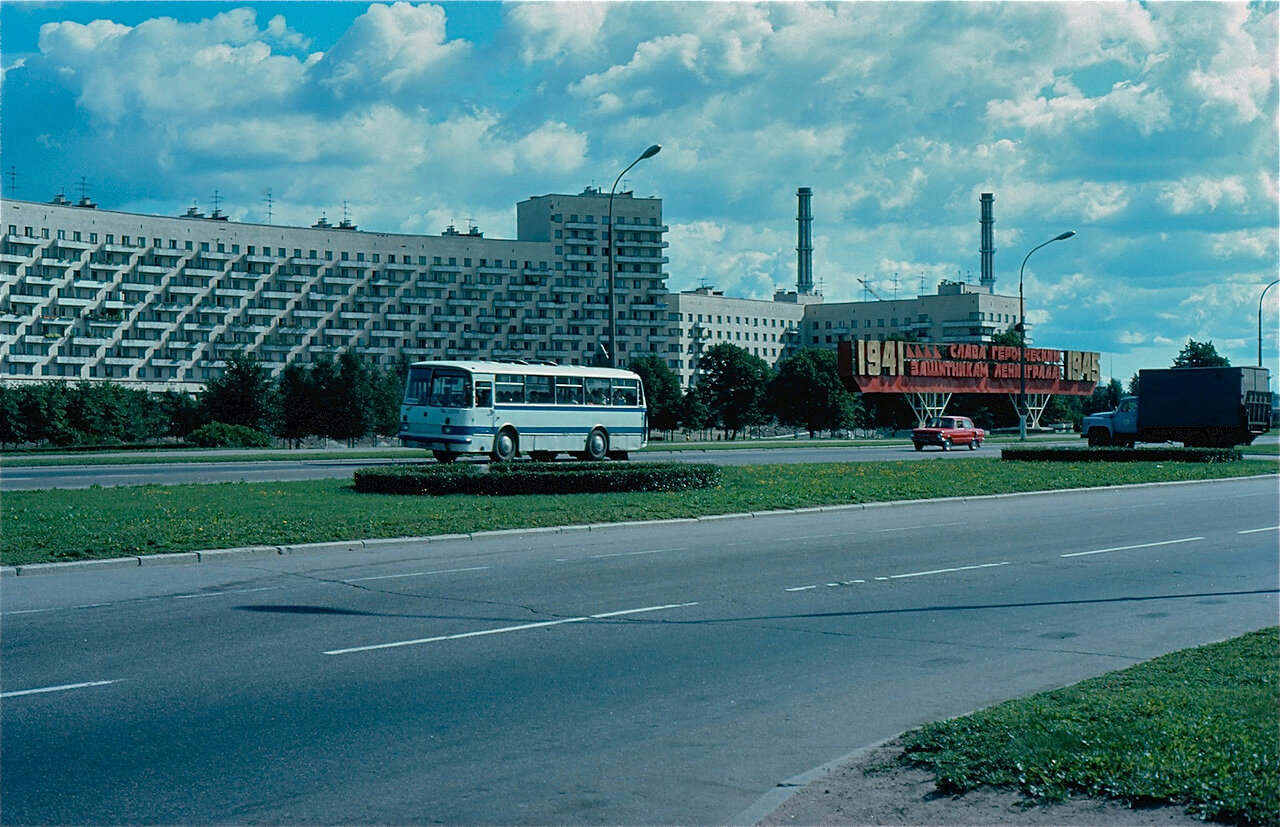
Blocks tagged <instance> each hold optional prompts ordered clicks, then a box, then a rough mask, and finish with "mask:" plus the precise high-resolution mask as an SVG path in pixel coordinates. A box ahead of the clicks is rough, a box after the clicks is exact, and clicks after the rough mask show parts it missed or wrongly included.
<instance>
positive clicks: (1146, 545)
mask: <svg viewBox="0 0 1280 827" xmlns="http://www.w3.org/2000/svg"><path fill="white" fill-rule="evenodd" d="M1203 539H1204V538H1203V537H1183V538H1182V539H1180V540H1161V541H1160V542H1158V543H1139V544H1138V545H1136V546H1116V547H1115V548H1099V549H1094V550H1093V551H1077V552H1073V553H1071V554H1060V555H1058V556H1059V557H1087V556H1088V555H1090V554H1107V553H1109V552H1112V551H1132V550H1133V549H1136V548H1155V547H1156V546H1176V545H1178V544H1179V543H1194V542H1196V541H1197V540H1203Z"/></svg>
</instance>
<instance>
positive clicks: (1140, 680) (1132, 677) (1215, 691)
mask: <svg viewBox="0 0 1280 827" xmlns="http://www.w3.org/2000/svg"><path fill="white" fill-rule="evenodd" d="M1278 650H1280V638H1278V636H1277V630H1276V628H1274V627H1273V628H1270V629H1264V630H1262V631H1259V632H1255V633H1253V634H1249V635H1245V636H1244V637H1240V638H1236V639H1234V640H1229V641H1226V642H1223V643H1217V644H1212V645H1209V646H1201V647H1197V648H1194V649H1187V650H1185V651H1182V652H1175V653H1173V654H1171V655H1166V656H1165V657H1162V658H1157V659H1156V660H1153V661H1149V662H1147V663H1143V664H1139V665H1137V666H1133V667H1130V668H1129V669H1124V670H1121V671H1119V672H1112V673H1110V674H1107V675H1102V676H1100V677H1097V678H1093V679H1091V680H1087V681H1084V682H1082V683H1079V684H1076V685H1074V686H1069V687H1066V688H1064V689H1059V690H1055V691H1053V692H1045V693H1042V694H1039V695H1033V696H1031V697H1029V698H1022V699H1020V700H1015V701H1009V702H1007V703H1003V704H999V705H997V706H994V707H991V708H990V709H985V710H982V711H981V712H977V713H975V714H973V715H969V716H966V717H964V718H957V719H954V720H950V721H942V722H939V723H934V724H929V725H928V726H925V727H923V728H921V729H919V730H916V731H915V732H913V733H911V734H910V735H909V736H908V737H907V747H906V757H907V760H910V761H914V762H917V763H921V764H925V765H927V766H929V767H931V768H932V769H933V771H934V773H935V776H936V778H937V783H938V785H939V788H940V789H941V790H943V791H944V792H964V791H966V790H970V789H973V788H975V787H978V786H981V785H996V786H1005V787H1017V788H1019V789H1021V790H1022V791H1023V792H1025V793H1027V794H1029V795H1031V796H1034V797H1038V798H1046V799H1061V798H1063V797H1066V796H1069V795H1072V794H1084V795H1101V796H1109V797H1113V798H1119V799H1123V800H1127V801H1129V802H1132V803H1135V804H1138V805H1142V804H1151V803H1170V804H1188V805H1190V809H1191V810H1192V811H1193V812H1195V813H1199V814H1201V815H1202V816H1203V817H1205V818H1209V819H1213V820H1214V821H1222V822H1226V823H1229V824H1270V825H1274V824H1280V794H1278V793H1277V791H1278V790H1280V711H1278V710H1280V690H1278V687H1277V667H1278V665H1280V651H1278Z"/></svg>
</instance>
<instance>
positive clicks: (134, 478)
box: [0, 440, 1078, 491]
mask: <svg viewBox="0 0 1280 827" xmlns="http://www.w3.org/2000/svg"><path fill="white" fill-rule="evenodd" d="M1077 442H1078V440H1077ZM1070 444H1075V443H1074V442H1073V443H1070ZM999 450H1000V449H999V446H998V445H991V444H988V445H984V446H983V447H982V448H979V449H978V450H976V451H970V450H967V449H960V450H953V451H949V452H946V453H944V452H942V451H937V450H926V451H922V452H917V451H915V450H914V449H912V447H911V446H910V445H891V446H884V447H874V446H873V447H863V446H858V447H832V446H822V445H819V446H815V447H812V448H809V447H802V448H772V449H770V448H738V449H715V448H710V449H707V450H697V451H671V452H665V451H656V452H648V453H638V454H633V455H632V457H633V458H634V459H637V460H645V461H656V462H713V463H716V464H718V465H763V464H770V463H793V462H876V461H880V460H887V459H944V458H945V459H959V458H962V457H978V456H998V455H999V454H998V452H999ZM424 457H426V453H425V452H422V451H414V452H411V456H410V457H409V458H406V459H403V460H368V459H364V460H334V459H323V460H271V461H254V462H216V463H208V462H206V463H199V462H181V461H175V462H172V463H156V464H148V465H75V466H45V467H32V468H21V467H20V468H4V469H0V491H29V490H35V489H45V488H88V487H90V486H93V485H103V486H117V485H145V484H147V483H156V484H159V485H177V484H180V483H215V482H279V481H283V480H317V479H335V478H341V477H350V476H351V474H352V472H354V471H355V469H357V468H365V467H368V466H371V465H386V464H392V463H396V462H399V463H413V462H422V461H423V459H424ZM565 461H566V462H567V461H568V460H567V459H566V460H565Z"/></svg>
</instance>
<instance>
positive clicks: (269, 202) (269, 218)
mask: <svg viewBox="0 0 1280 827" xmlns="http://www.w3.org/2000/svg"><path fill="white" fill-rule="evenodd" d="M272 206H273V203H272V201H271V187H267V223H268V224H270V223H271V208H272Z"/></svg>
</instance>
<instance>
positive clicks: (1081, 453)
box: [1000, 447, 1242, 462]
mask: <svg viewBox="0 0 1280 827" xmlns="http://www.w3.org/2000/svg"><path fill="white" fill-rule="evenodd" d="M1241 458H1242V456H1241V453H1240V450H1239V449H1238V448H1174V447H1165V448H1117V447H1106V448H1101V447H1099V448H1083V447H1080V448H1050V447H1026V448H1003V449H1001V451H1000V459H1008V460H1016V461H1021V462H1236V461H1238V460H1240V459H1241Z"/></svg>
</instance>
